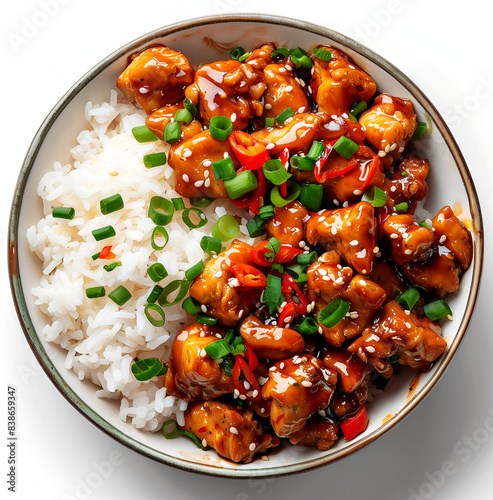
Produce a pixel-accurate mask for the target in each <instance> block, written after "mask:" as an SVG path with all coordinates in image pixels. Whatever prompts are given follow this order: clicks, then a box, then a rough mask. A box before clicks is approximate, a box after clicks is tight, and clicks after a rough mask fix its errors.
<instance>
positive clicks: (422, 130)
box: [413, 122, 428, 141]
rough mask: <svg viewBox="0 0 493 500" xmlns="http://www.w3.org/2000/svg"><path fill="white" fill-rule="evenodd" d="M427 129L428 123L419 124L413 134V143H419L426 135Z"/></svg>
mask: <svg viewBox="0 0 493 500" xmlns="http://www.w3.org/2000/svg"><path fill="white" fill-rule="evenodd" d="M427 128H428V125H427V124H426V122H418V126H417V127H416V130H415V131H414V134H413V141H419V140H420V139H421V138H422V137H423V135H424V134H425V132H426V129H427Z"/></svg>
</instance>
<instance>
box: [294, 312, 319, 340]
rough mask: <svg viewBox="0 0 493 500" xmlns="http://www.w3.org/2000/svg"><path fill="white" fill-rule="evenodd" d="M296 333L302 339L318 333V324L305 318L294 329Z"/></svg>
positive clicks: (311, 319) (308, 317) (309, 318)
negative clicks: (301, 336)
mask: <svg viewBox="0 0 493 500" xmlns="http://www.w3.org/2000/svg"><path fill="white" fill-rule="evenodd" d="M296 331H297V332H298V333H300V334H301V335H303V337H305V336H308V335H312V334H313V333H316V332H318V323H317V322H316V321H315V320H314V319H313V318H312V317H311V316H305V317H304V318H303V321H302V322H301V323H300V324H299V325H298V326H297V327H296Z"/></svg>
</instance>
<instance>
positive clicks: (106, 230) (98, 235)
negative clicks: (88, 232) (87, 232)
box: [92, 226, 116, 241]
mask: <svg viewBox="0 0 493 500" xmlns="http://www.w3.org/2000/svg"><path fill="white" fill-rule="evenodd" d="M92 235H93V236H94V239H95V240H96V241H101V240H105V239H106V238H111V237H112V236H115V235H116V232H115V230H114V229H113V226H105V227H100V228H99V229H95V230H94V231H93V232H92Z"/></svg>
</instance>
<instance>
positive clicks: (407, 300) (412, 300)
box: [396, 286, 421, 311]
mask: <svg viewBox="0 0 493 500" xmlns="http://www.w3.org/2000/svg"><path fill="white" fill-rule="evenodd" d="M420 297H421V294H420V292H419V288H417V287H415V286H411V287H409V288H408V289H407V290H405V291H404V292H403V293H401V294H400V295H399V296H397V297H396V301H397V303H398V304H399V305H400V306H401V307H402V308H403V309H409V310H410V311H411V310H412V308H413V307H414V306H415V305H416V302H418V300H419V298H420Z"/></svg>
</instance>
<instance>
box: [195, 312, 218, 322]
mask: <svg viewBox="0 0 493 500" xmlns="http://www.w3.org/2000/svg"><path fill="white" fill-rule="evenodd" d="M195 321H196V322H197V323H200V324H201V325H215V324H216V323H217V319H216V318H213V317H212V316H208V315H207V314H204V313H202V312H199V313H198V314H197V316H196V317H195Z"/></svg>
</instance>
